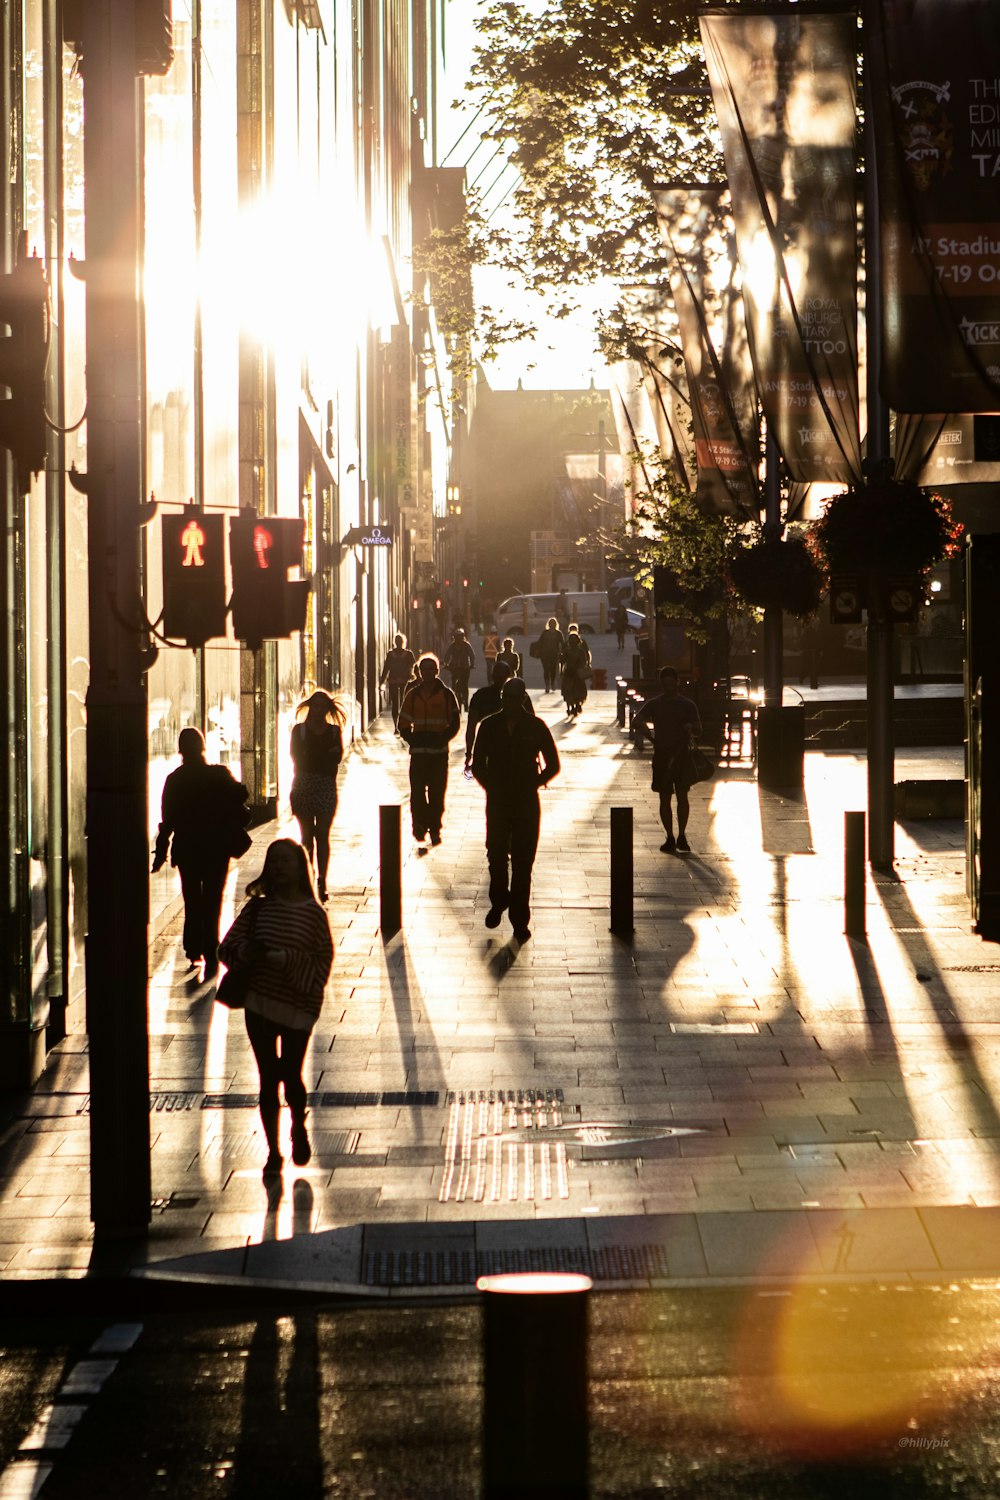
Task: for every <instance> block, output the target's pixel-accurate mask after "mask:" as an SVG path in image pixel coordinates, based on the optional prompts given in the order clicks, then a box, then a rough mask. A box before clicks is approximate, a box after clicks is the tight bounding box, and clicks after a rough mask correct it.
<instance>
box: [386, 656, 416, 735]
mask: <svg viewBox="0 0 1000 1500" xmlns="http://www.w3.org/2000/svg"><path fill="white" fill-rule="evenodd" d="M416 665H417V658H416V657H415V656H414V654H413V652H412V651H411V650H410V649H409V647H408V646H407V644H406V636H405V635H394V636H393V638H392V650H391V651H387V652H386V653H385V661H384V663H383V665H382V675H381V677H380V678H379V685H380V686H386V685H388V688H389V708H390V710H391V711H392V724H393V728H394V729H395V731H396V733H397V734H398V733H399V709H400V705H401V704H402V702H403V694H404V693H405V692H406V689H407V688H408V687H409V685H410V683H411V682H412V681H413V673H414V669H415V668H416Z"/></svg>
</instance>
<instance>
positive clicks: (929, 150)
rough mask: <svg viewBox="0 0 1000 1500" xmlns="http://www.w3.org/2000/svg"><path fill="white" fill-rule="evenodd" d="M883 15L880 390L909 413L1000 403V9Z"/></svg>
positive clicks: (876, 59)
mask: <svg viewBox="0 0 1000 1500" xmlns="http://www.w3.org/2000/svg"><path fill="white" fill-rule="evenodd" d="M874 10H875V16H876V19H875V23H874V26H873V27H872V35H871V36H870V37H869V38H868V42H867V47H868V59H867V63H868V68H869V77H870V81H871V93H872V97H873V100H874V106H875V120H876V126H877V130H878V148H877V158H878V159H877V178H878V194H879V218H880V225H881V233H882V273H883V300H884V306H885V318H884V334H883V338H884V347H883V364H882V394H883V395H884V396H885V398H886V400H887V401H888V403H889V405H890V406H892V407H894V408H895V409H896V410H897V411H902V412H995V411H1000V12H998V9H997V4H996V0H880V3H879V4H877V5H876V6H875V7H874Z"/></svg>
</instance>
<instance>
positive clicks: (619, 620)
mask: <svg viewBox="0 0 1000 1500" xmlns="http://www.w3.org/2000/svg"><path fill="white" fill-rule="evenodd" d="M612 624H613V625H614V627H615V635H616V636H617V637H618V649H619V651H624V650H625V632H626V631H627V630H628V610H627V609H626V608H625V606H624V604H619V606H618V608H617V609H616V610H615V612H614V615H613V616H612Z"/></svg>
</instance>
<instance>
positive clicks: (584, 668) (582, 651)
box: [562, 625, 591, 719]
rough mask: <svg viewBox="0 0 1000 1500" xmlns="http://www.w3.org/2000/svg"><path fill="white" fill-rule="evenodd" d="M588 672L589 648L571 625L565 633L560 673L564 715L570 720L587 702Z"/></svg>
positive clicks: (574, 626) (578, 631)
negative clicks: (564, 703)
mask: <svg viewBox="0 0 1000 1500" xmlns="http://www.w3.org/2000/svg"><path fill="white" fill-rule="evenodd" d="M590 670H591V668H590V647H589V646H588V645H587V642H586V641H585V640H584V638H583V636H582V635H581V634H580V629H579V626H577V625H571V626H570V627H569V630H568V631H567V632H566V645H565V647H564V649H563V673H562V695H563V697H564V698H565V700H566V713H567V715H568V717H569V718H571V719H575V718H576V716H577V714H578V713H579V712H580V710H581V708H582V707H583V705H584V703H585V702H586V700H587V683H588V681H589V679H590Z"/></svg>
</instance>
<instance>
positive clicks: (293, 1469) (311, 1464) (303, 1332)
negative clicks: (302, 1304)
mask: <svg viewBox="0 0 1000 1500" xmlns="http://www.w3.org/2000/svg"><path fill="white" fill-rule="evenodd" d="M322 1493H323V1464H322V1458H321V1454H320V1442H319V1368H318V1355H317V1340H316V1315H315V1313H312V1312H297V1313H294V1314H291V1315H288V1316H285V1317H279V1316H275V1315H273V1314H272V1315H266V1314H265V1315H263V1316H261V1317H260V1318H259V1319H258V1320H257V1323H256V1326H255V1328H254V1332H253V1337H252V1338H251V1340H250V1348H249V1350H248V1353H247V1360H246V1366H245V1370H244V1376H243V1408H242V1422H241V1427H240V1435H239V1438H238V1440H237V1443H236V1448H235V1453H234V1459H233V1484H232V1489H231V1490H230V1494H231V1495H232V1496H233V1497H234V1500H258V1497H260V1500H265V1497H266V1500H273V1497H274V1496H275V1495H301V1496H303V1497H309V1496H317V1497H318V1496H320V1495H322Z"/></svg>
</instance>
